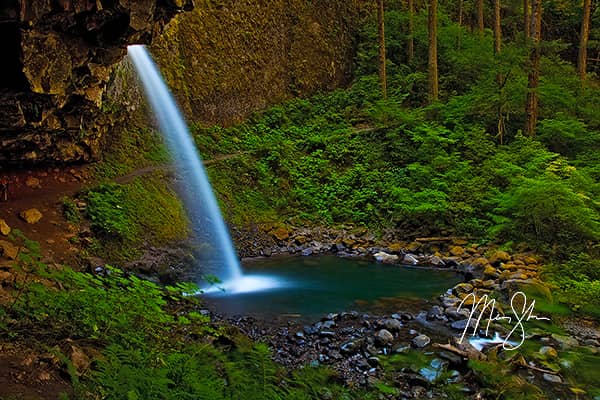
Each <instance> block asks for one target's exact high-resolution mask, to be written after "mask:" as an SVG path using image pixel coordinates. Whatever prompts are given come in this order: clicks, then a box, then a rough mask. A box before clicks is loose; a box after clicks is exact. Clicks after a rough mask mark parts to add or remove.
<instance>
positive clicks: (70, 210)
mask: <svg viewBox="0 0 600 400" xmlns="http://www.w3.org/2000/svg"><path fill="white" fill-rule="evenodd" d="M62 209H63V214H64V216H65V218H66V219H67V221H68V222H70V223H72V224H77V223H79V222H80V221H81V214H80V212H79V209H78V208H77V204H75V201H73V199H72V198H70V197H67V196H65V197H63V198H62Z"/></svg>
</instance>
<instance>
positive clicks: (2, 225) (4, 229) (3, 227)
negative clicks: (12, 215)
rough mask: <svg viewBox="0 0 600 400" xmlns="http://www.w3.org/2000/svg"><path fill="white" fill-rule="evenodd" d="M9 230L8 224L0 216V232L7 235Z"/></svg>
mask: <svg viewBox="0 0 600 400" xmlns="http://www.w3.org/2000/svg"><path fill="white" fill-rule="evenodd" d="M10 231H11V229H10V226H8V224H7V223H6V221H5V220H3V219H2V218H0V233H1V234H2V235H4V236H8V235H9V234H10Z"/></svg>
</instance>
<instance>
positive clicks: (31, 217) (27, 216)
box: [19, 208, 42, 224]
mask: <svg viewBox="0 0 600 400" xmlns="http://www.w3.org/2000/svg"><path fill="white" fill-rule="evenodd" d="M19 216H20V217H21V218H22V219H23V221H25V222H27V223H28V224H35V223H37V222H39V220H40V219H42V213H41V212H40V210H38V209H37V208H30V209H28V210H24V211H21V212H20V213H19Z"/></svg>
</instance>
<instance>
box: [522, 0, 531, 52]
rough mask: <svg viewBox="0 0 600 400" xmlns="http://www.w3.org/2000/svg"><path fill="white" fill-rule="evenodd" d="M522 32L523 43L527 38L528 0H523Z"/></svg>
mask: <svg viewBox="0 0 600 400" xmlns="http://www.w3.org/2000/svg"><path fill="white" fill-rule="evenodd" d="M523 22H524V24H523V32H524V33H525V43H527V41H528V40H529V35H530V33H529V23H530V22H529V0H523Z"/></svg>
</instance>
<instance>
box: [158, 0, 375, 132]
mask: <svg viewBox="0 0 600 400" xmlns="http://www.w3.org/2000/svg"><path fill="white" fill-rule="evenodd" d="M371 9H373V7H372V4H370V3H369V2H368V1H366V0H319V1H314V0H221V1H203V2H200V1H197V2H196V4H195V7H194V10H192V11H191V12H189V13H183V14H180V15H178V16H176V17H175V18H173V19H172V20H171V21H170V22H169V24H168V25H167V26H166V27H165V29H164V33H163V34H162V35H161V36H160V37H159V38H157V40H156V41H154V43H153V45H152V47H151V50H152V53H153V54H154V56H155V57H156V59H157V63H158V65H159V66H160V68H161V71H162V73H163V75H164V76H165V78H166V80H167V82H168V84H169V86H170V87H171V88H172V89H173V91H174V92H175V95H176V97H177V100H178V102H179V104H180V106H181V108H182V109H183V111H184V112H185V114H186V116H187V117H188V120H190V121H193V122H197V123H201V124H204V125H210V124H223V125H229V124H233V123H236V122H240V121H241V120H243V119H244V118H245V117H247V116H248V115H249V114H251V113H252V112H253V111H256V110H261V109H264V108H265V107H268V106H270V105H273V104H277V103H281V102H283V101H285V100H288V99H291V98H293V97H304V96H309V95H311V94H313V93H315V92H317V91H320V90H332V89H335V88H337V87H340V86H344V85H346V84H348V83H349V82H350V80H351V77H352V63H353V58H354V54H355V40H356V37H357V28H358V26H360V21H361V19H362V18H364V16H365V15H366V14H367V13H368V12H369V11H370V10H371Z"/></svg>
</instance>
